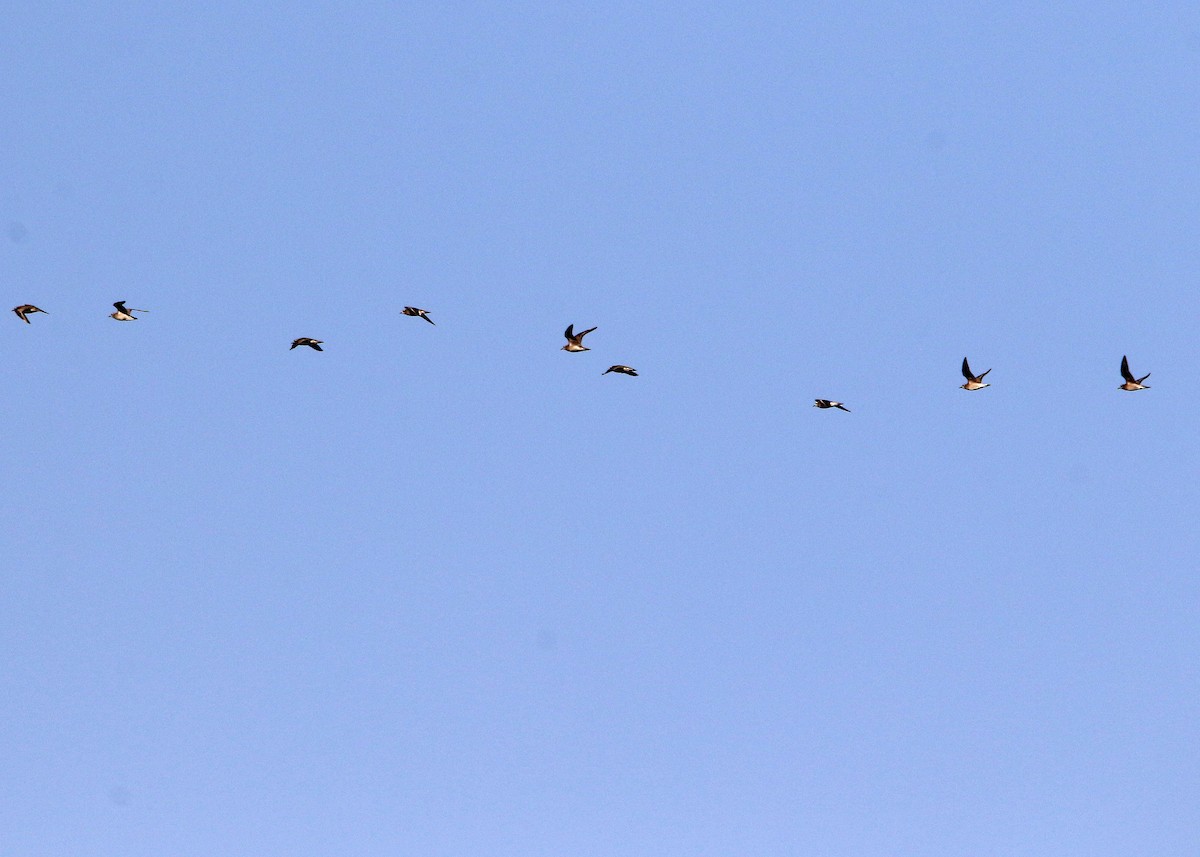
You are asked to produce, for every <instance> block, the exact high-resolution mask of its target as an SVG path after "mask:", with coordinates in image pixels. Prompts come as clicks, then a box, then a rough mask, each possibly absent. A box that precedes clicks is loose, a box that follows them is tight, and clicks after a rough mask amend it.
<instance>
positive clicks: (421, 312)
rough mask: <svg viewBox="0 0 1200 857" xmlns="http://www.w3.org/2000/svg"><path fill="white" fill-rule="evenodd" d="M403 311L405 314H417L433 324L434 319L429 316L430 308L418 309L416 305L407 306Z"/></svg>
mask: <svg viewBox="0 0 1200 857" xmlns="http://www.w3.org/2000/svg"><path fill="white" fill-rule="evenodd" d="M402 312H403V313H404V314H405V315H415V316H417V317H418V318H423V319H425V320H426V321H427V322H429V323H430V324H433V319H432V318H430V317H429V310H427V309H417V308H416V307H415V306H406V307H405V308H404V309H403V310H402ZM436 326H437V325H434V327H436Z"/></svg>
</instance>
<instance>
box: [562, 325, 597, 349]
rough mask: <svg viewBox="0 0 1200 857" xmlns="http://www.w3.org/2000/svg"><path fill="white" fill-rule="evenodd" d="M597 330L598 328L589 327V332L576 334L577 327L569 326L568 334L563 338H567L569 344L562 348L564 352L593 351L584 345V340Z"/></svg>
mask: <svg viewBox="0 0 1200 857" xmlns="http://www.w3.org/2000/svg"><path fill="white" fill-rule="evenodd" d="M595 329H596V328H594V327H589V328H588V329H587V330H584V331H582V332H580V333H576V332H575V325H573V324H568V325H567V332H566V333H564V334H563V336H565V337H566V338H567V344H566V345H564V346H563V347H562V350H563V351H591V350H592V349H590V348H588V347H587V346H586V345H584V344H583V338H584V337H585V336H587V335H588V334H589V333H591V332H592V331H593V330H595Z"/></svg>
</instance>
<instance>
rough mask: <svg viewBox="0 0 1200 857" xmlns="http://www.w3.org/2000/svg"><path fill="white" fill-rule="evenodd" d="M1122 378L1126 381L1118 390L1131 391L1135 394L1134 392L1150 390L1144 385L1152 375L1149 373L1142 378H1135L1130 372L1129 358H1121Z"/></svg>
mask: <svg viewBox="0 0 1200 857" xmlns="http://www.w3.org/2000/svg"><path fill="white" fill-rule="evenodd" d="M1121 377H1122V378H1124V379H1125V383H1124V384H1122V385H1121V386H1120V387H1117V389H1118V390H1129V391H1130V392H1133V391H1134V390H1149V389H1150V388H1149V387H1147V386H1146V385H1145V384H1143V383H1142V382H1143V381H1145V380H1146V379H1147V378H1149V377H1150V373H1149V372H1147V373H1146V374H1145V375H1143V376H1142V377H1140V378H1135V377H1133V373H1132V372H1130V371H1129V358H1128V357H1126V356H1124V355H1122V356H1121Z"/></svg>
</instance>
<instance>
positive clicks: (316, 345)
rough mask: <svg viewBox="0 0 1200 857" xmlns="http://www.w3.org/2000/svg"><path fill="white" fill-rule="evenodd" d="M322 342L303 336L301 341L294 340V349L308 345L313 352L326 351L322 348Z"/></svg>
mask: <svg viewBox="0 0 1200 857" xmlns="http://www.w3.org/2000/svg"><path fill="white" fill-rule="evenodd" d="M322 342H323V340H320V339H313V338H312V337H310V336H301V337H300V338H299V339H293V340H292V348H295V347H296V346H297V345H307V346H308V347H309V348H311V349H312V350H313V351H324V350H325V349H324V348H322V347H321V343H322ZM292 348H289V349H288V351H291V350H292Z"/></svg>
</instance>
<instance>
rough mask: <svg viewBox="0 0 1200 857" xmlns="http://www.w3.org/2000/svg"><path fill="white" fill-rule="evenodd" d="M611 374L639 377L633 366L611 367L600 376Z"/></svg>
mask: <svg viewBox="0 0 1200 857" xmlns="http://www.w3.org/2000/svg"><path fill="white" fill-rule="evenodd" d="M609 372H620V373H621V374H622V375H632V376H633V377H634V378H636V377H637V370H636V369H634V368H633V367H632V366H609V367H608V368H607V369H605V370H604V371H603V372H601V373H600V374H601V375H607V374H608V373H609Z"/></svg>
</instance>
